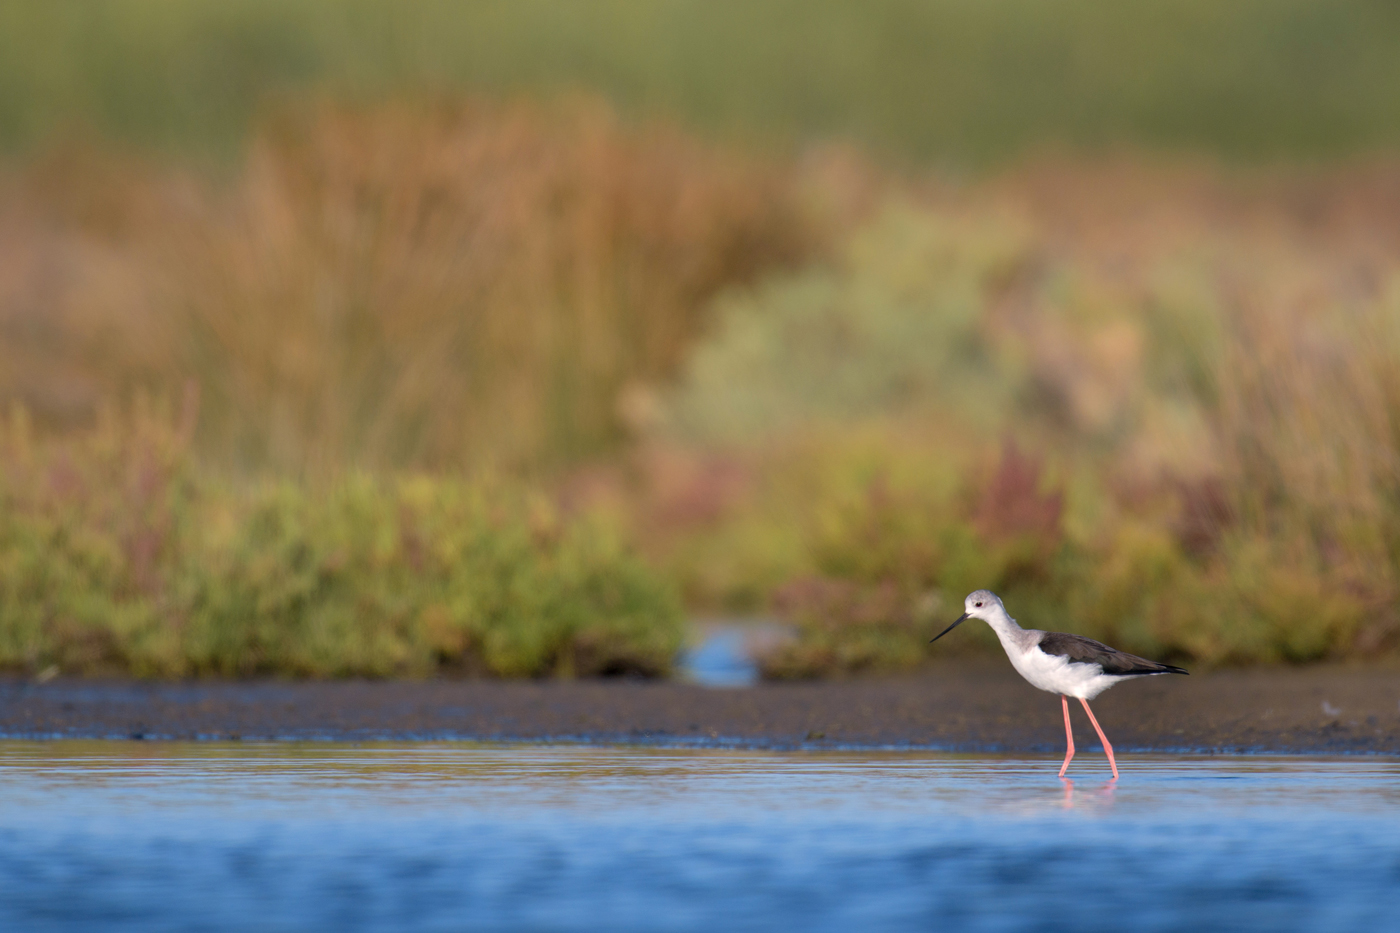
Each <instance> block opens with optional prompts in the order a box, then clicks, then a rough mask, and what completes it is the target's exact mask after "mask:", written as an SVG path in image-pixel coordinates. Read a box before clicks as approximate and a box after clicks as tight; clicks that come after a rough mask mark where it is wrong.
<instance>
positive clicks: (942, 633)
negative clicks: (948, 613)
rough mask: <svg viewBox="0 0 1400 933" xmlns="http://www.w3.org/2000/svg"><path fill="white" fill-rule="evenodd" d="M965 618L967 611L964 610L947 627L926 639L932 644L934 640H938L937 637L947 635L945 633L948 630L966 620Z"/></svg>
mask: <svg viewBox="0 0 1400 933" xmlns="http://www.w3.org/2000/svg"><path fill="white" fill-rule="evenodd" d="M967 618H968V616H967V613H966V612H964V613H963V614H962V615H960V616H958V621H956V622H954V623H953V624H952V625H950V626H948V627H947V628H945V629H944V630H943V631H941V632H939V633H938V634H937V635H935V636H934V637H932V638H930V639H929V640H928V643H929V644H930V645H931V644H933V643H934V642H936V641H938V639H940V638H942V637H943V636H944V635H947V634H948V633H949V632H951V631H952V630H953V629H955V628H957V627H958V626H959V625H962V624H963V623H964V622H966V621H967Z"/></svg>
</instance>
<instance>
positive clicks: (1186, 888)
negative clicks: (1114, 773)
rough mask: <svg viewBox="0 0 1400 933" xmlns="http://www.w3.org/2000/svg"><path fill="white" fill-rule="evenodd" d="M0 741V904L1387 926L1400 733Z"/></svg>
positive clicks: (795, 925) (697, 918) (515, 917)
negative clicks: (1069, 771) (1067, 761)
mask: <svg viewBox="0 0 1400 933" xmlns="http://www.w3.org/2000/svg"><path fill="white" fill-rule="evenodd" d="M1084 757H1085V758H1086V759H1088V760H1085V761H1082V762H1081V761H1080V760H1076V763H1075V767H1076V769H1077V771H1076V774H1077V779H1076V781H1075V782H1074V783H1073V784H1062V783H1061V782H1060V781H1058V780H1056V779H1055V771H1056V769H1057V767H1058V759H1055V760H1051V759H1049V758H989V757H967V756H956V755H946V754H935V753H926V752H909V753H897V752H785V753H784V752H751V751H744V752H738V751H721V750H695V749H656V748H607V747H594V746H530V745H502V746H489V745H473V744H429V743H420V744H400V745H364V746H352V745H336V744H330V743H309V744H293V743H272V744H262V745H258V744H251V743H242V744H239V743H232V744H213V743H188V744H186V743H173V742H171V743H164V742H98V741H93V742H24V741H8V742H0V929H6V930H11V929H13V930H20V929H23V930H65V931H66V930H80V929H81V930H87V929H93V928H99V927H100V928H102V929H106V930H141V931H152V930H244V929H259V930H336V931H354V930H365V931H378V930H402V929H421V930H461V929H473V930H560V931H569V930H596V929H608V930H676V931H682V930H685V931H688V930H716V929H724V930H767V929H809V930H856V929H860V930H915V929H930V928H936V927H947V928H958V929H967V930H1021V929H1037V930H1122V929H1132V930H1179V929H1182V928H1184V927H1188V926H1192V925H1199V926H1204V927H1209V928H1213V929H1224V928H1231V929H1259V930H1274V931H1278V930H1327V929H1367V928H1369V929H1381V928H1384V927H1385V926H1386V924H1387V923H1390V922H1392V921H1393V918H1394V909H1395V904H1396V892H1398V891H1400V761H1396V760H1393V759H1378V758H1355V759H1321V758H1266V757H1237V758H1236V757H1212V758H1190V757H1166V756H1128V760H1127V761H1126V762H1125V765H1126V767H1125V769H1124V775H1123V778H1122V780H1120V781H1119V782H1117V784H1116V785H1113V784H1108V783H1106V782H1105V781H1104V780H1102V779H1101V777H1103V776H1106V774H1105V775H1100V774H1099V773H1098V771H1099V770H1102V769H1101V768H1099V767H1097V766H1101V765H1102V761H1101V760H1100V761H1097V762H1095V761H1093V760H1092V757H1091V756H1084Z"/></svg>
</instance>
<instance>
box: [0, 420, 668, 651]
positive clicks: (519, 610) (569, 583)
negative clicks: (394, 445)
mask: <svg viewBox="0 0 1400 933" xmlns="http://www.w3.org/2000/svg"><path fill="white" fill-rule="evenodd" d="M21 420H22V419H21ZM158 424H159V421H158V419H155V420H153V419H150V418H147V419H144V420H142V421H138V426H137V428H136V430H135V431H134V432H127V431H126V430H125V429H117V428H111V429H108V430H104V431H102V432H99V433H98V434H96V435H94V436H92V437H88V438H84V439H82V441H71V442H69V443H66V444H64V445H62V446H59V447H57V448H52V447H49V448H45V449H42V450H35V449H34V446H33V444H32V443H31V442H29V441H28V440H27V431H26V429H25V428H24V426H23V424H17V425H15V426H13V427H12V428H11V430H10V432H9V437H8V438H7V444H6V445H5V450H4V457H3V469H4V472H3V476H0V495H3V500H0V665H3V666H4V667H7V668H11V669H21V670H30V671H33V670H39V669H44V668H46V667H48V666H50V665H56V666H57V667H58V668H59V669H60V670H63V671H68V672H73V673H97V672H125V673H131V674H135V675H138V676H163V677H170V676H199V675H221V676H245V675H255V674H264V675H266V674H273V675H291V676H307V677H332V676H369V677H385V676H425V675H429V674H432V673H433V672H435V671H439V670H445V671H457V672H461V673H479V674H490V675H495V676H502V677H526V676H542V675H557V676H573V675H579V676H588V675H598V674H615V673H638V674H645V675H657V674H663V673H665V672H666V671H667V670H668V669H669V668H670V665H671V662H672V658H673V656H674V655H675V653H676V651H677V650H678V648H679V646H680V641H681V635H682V631H681V613H680V607H679V602H678V601H677V599H676V598H675V596H674V595H673V593H672V591H671V589H670V588H669V586H668V585H667V584H666V583H665V582H664V581H663V580H661V579H659V578H658V577H657V576H656V575H655V574H654V573H652V572H651V571H650V570H648V569H647V568H646V567H645V566H644V565H642V564H641V563H640V562H639V561H638V560H637V559H636V558H634V557H633V556H631V555H629V554H628V552H627V550H626V549H625V548H624V547H623V546H622V544H621V543H620V542H619V541H618V539H617V537H616V536H615V535H614V534H612V533H611V532H610V531H609V529H608V528H606V527H605V526H604V525H602V524H601V523H599V522H597V521H593V520H590V519H588V518H586V517H567V516H563V515H561V514H559V513H558V511H557V510H556V509H554V508H553V507H552V506H551V505H550V504H549V503H548V502H547V501H546V500H545V499H543V498H541V497H539V496H538V495H537V494H531V493H529V492H528V491H527V490H523V489H521V488H520V487H519V486H518V485H517V484H510V483H503V482H488V481H479V482H465V481H460V480H451V479H430V478H414V479H401V480H394V479H372V478H369V477H367V476H356V477H350V478H348V479H344V480H340V481H336V482H330V483H326V484H324V485H323V486H322V487H319V488H317V489H311V488H309V487H307V486H305V485H300V484H295V483H291V482H280V483H271V484H259V485H257V486H255V487H254V488H252V489H249V490H242V491H234V490H231V489H228V488H225V487H223V486H219V485H214V484H211V483H210V482H206V481H204V480H203V479H202V478H200V477H199V476H198V475H197V471H196V470H195V469H194V468H193V467H192V464H191V461H190V460H189V458H188V457H186V456H185V454H184V452H183V441H182V440H181V439H179V438H178V437H172V436H171V435H170V432H168V431H163V430H161V429H160V428H159V427H158Z"/></svg>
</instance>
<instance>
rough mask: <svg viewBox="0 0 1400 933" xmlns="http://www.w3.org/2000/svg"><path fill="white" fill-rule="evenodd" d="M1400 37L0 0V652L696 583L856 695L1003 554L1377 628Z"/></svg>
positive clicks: (534, 643) (1363, 640)
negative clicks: (858, 679)
mask: <svg viewBox="0 0 1400 933" xmlns="http://www.w3.org/2000/svg"><path fill="white" fill-rule="evenodd" d="M1397 45H1400V8H1396V7H1395V6H1394V5H1393V4H1389V3H1384V2H1380V0H1369V2H1362V0H1346V2H1322V0H1267V2H1266V0H1228V2H1214V3H1205V2H1195V0H1176V2H1166V0H1161V2H1159V0H1141V2H1135V3H1131V4H1113V3H1108V2H1106V0H1061V2H1057V3H1044V2H1037V0H993V2H976V3H973V2H964V0H871V2H867V3H862V4H847V3H836V2H826V0H808V2H805V3H795V2H787V0H765V2H749V3H743V4H740V3H730V2H727V0H721V2H707V3H699V2H689V0H671V2H664V3H663V2H640V0H638V2H620V0H612V2H604V0H591V2H589V0H575V2H565V0H515V2H510V3H504V2H502V3H496V2H487V0H483V2H477V3H470V4H458V3H447V2H430V0H410V2H400V3H384V2H370V0H336V2H331V0H282V2H277V3H273V2H268V0H223V2H218V3H215V2H202V0H192V2H191V0H186V2H176V0H94V2H91V3H85V4H71V5H65V4H47V3H37V2H34V3H30V2H22V0H21V2H12V3H6V4H0V149H2V150H3V152H4V155H3V156H2V157H0V404H2V405H3V406H4V411H5V412H6V414H5V419H6V421H5V425H6V426H5V428H4V431H3V438H0V441H3V442H2V443H0V470H3V473H0V665H3V666H5V667H7V668H9V669H11V670H18V671H27V672H39V671H43V670H49V669H57V670H60V671H71V672H88V673H102V672H129V673H135V674H139V675H143V676H194V675H204V674H209V675H222V676H239V675H254V674H288V675H295V676H346V675H355V676H423V675H427V674H431V673H434V672H447V673H452V672H456V673H461V674H485V675H494V676H546V675H555V676H574V675H590V674H603V673H613V674H619V673H634V674H642V675H657V674H664V673H666V672H667V671H668V670H669V667H670V664H671V660H672V658H673V657H674V655H675V652H676V650H677V649H678V647H679V645H680V644H681V641H682V639H683V637H684V632H683V616H684V614H685V612H686V611H690V612H716V611H723V612H741V613H764V614H776V615H777V616H779V617H781V618H783V619H784V620H786V621H787V622H789V623H790V624H791V625H792V627H793V628H792V631H793V633H794V634H793V636H792V637H791V638H788V639H786V640H782V641H779V642H777V643H775V644H774V645H773V646H772V647H771V649H770V651H769V653H768V654H767V655H766V656H765V658H764V659H763V664H764V670H765V672H766V673H767V674H768V675H769V676H773V677H808V676H830V675H838V674H850V673H875V672H881V671H894V670H902V669H909V668H912V667H916V666H918V665H919V664H921V663H923V662H924V660H925V659H926V658H927V654H926V650H925V645H924V643H925V642H926V641H927V639H928V638H929V637H930V635H931V634H932V631H931V630H933V629H934V627H935V626H937V625H938V623H939V622H940V621H942V622H945V623H946V621H947V620H950V619H951V618H952V617H953V616H955V615H956V614H957V612H958V611H959V610H958V608H957V607H958V606H959V605H960V602H961V599H962V596H963V594H964V593H965V592H967V591H969V590H971V589H974V588H978V587H990V588H992V589H996V590H997V591H998V592H1001V593H1002V594H1003V596H1005V597H1006V598H1007V601H1008V605H1009V606H1010V607H1011V610H1012V612H1013V614H1016V615H1018V616H1019V617H1020V618H1021V619H1022V621H1023V622H1024V623H1025V624H1028V625H1033V626H1036V627H1050V628H1063V629H1065V630H1070V631H1079V632H1083V633H1085V634H1088V635H1092V636H1095V637H1100V638H1104V639H1105V640H1108V641H1111V642H1112V643H1114V644H1117V645H1119V646H1120V647H1124V648H1127V649H1129V650H1134V651H1138V652H1142V653H1147V654H1152V655H1155V656H1161V657H1164V658H1177V659H1187V660H1192V661H1195V662H1197V663H1207V664H1219V663H1250V662H1276V661H1293V662H1298V661H1308V660H1316V659H1322V658H1340V657H1372V656H1376V655H1378V654H1383V653H1394V652H1396V651H1397V650H1400V615H1397V613H1396V609H1395V606H1396V599H1397V597H1400V226H1397V224H1396V220H1395V218H1396V217H1400V161H1397V159H1396V157H1395V154H1394V153H1395V151H1396V148H1397V145H1400V56H1396V55H1394V54H1393V53H1394V49H1395V48H1396V47H1397ZM962 644H963V645H964V646H965V650H971V651H977V650H988V649H989V647H990V644H991V642H990V640H989V636H988V635H987V634H986V633H982V634H980V635H978V634H975V633H973V634H969V635H967V636H966V637H965V638H964V639H963V640H962ZM942 646H943V643H940V648H942ZM949 650H953V651H956V650H958V647H957V645H950V646H949Z"/></svg>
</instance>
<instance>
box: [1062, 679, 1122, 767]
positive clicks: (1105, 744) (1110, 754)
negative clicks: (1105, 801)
mask: <svg viewBox="0 0 1400 933" xmlns="http://www.w3.org/2000/svg"><path fill="white" fill-rule="evenodd" d="M1079 702H1080V703H1083V704H1084V712H1086V713H1088V714H1089V721H1090V722H1092V723H1093V724H1094V731H1095V732H1097V733H1098V734H1099V740H1100V741H1101V742H1103V750H1104V754H1106V755H1108V765H1109V767H1110V768H1112V769H1113V779H1114V780H1115V781H1116V780H1118V762H1116V761H1114V760H1113V746H1112V745H1109V744H1108V736H1106V735H1104V734H1103V730H1102V729H1100V728H1099V721H1098V720H1097V719H1095V718H1094V711H1093V710H1091V709H1090V708H1089V701H1088V700H1086V699H1084V698H1083V697H1080V698H1079ZM1065 717H1066V719H1068V717H1069V704H1068V703H1066V704H1065Z"/></svg>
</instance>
